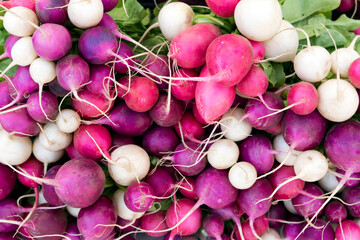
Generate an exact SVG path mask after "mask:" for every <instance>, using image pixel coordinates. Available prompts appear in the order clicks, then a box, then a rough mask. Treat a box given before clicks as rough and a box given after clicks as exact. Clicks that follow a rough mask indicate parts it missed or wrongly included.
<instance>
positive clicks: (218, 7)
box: [206, 0, 240, 17]
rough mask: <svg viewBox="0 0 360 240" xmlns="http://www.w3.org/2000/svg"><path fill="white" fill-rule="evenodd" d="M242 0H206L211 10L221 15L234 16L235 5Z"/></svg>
mask: <svg viewBox="0 0 360 240" xmlns="http://www.w3.org/2000/svg"><path fill="white" fill-rule="evenodd" d="M238 2H240V0H226V1H222V2H218V1H214V0H206V4H207V5H208V6H209V8H210V10H211V11H213V12H214V13H215V14H217V15H219V16H220V17H232V16H234V11H235V7H236V5H237V4H238Z"/></svg>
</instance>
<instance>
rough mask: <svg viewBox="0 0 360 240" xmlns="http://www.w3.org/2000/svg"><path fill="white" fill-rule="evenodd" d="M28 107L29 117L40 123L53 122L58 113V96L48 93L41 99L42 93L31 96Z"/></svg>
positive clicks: (27, 102) (44, 93) (27, 103)
mask: <svg viewBox="0 0 360 240" xmlns="http://www.w3.org/2000/svg"><path fill="white" fill-rule="evenodd" d="M39 100H41V101H39ZM26 105H27V107H26V110H27V111H28V113H29V115H30V116H31V117H32V118H33V119H34V120H36V121H37V122H39V123H46V122H48V121H53V120H54V119H55V117H56V115H57V112H58V109H57V108H58V102H57V99H56V96H55V95H53V94H52V93H51V92H47V91H44V92H43V93H42V97H41V98H40V92H39V93H37V92H36V93H33V94H31V95H30V97H29V98H28V100H27V101H26ZM23 106H24V105H23Z"/></svg>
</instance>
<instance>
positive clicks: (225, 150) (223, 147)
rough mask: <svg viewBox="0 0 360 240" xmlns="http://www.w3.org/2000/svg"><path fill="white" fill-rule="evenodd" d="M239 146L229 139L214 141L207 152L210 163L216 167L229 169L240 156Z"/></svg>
mask: <svg viewBox="0 0 360 240" xmlns="http://www.w3.org/2000/svg"><path fill="white" fill-rule="evenodd" d="M239 154H240V153H239V147H238V146H237V145H236V143H235V142H233V141H231V140H229V139H220V140H218V141H216V142H215V143H213V144H212V145H211V146H210V148H209V150H208V154H207V159H208V162H209V163H210V165H211V166H212V167H213V168H216V169H227V168H230V167H231V166H233V165H234V164H235V163H236V162H237V160H238V158H239Z"/></svg>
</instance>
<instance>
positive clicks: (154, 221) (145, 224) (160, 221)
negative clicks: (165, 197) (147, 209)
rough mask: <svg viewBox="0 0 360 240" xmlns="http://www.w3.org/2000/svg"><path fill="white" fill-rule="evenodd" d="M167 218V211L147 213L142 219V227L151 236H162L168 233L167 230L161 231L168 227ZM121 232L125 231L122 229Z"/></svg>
mask: <svg viewBox="0 0 360 240" xmlns="http://www.w3.org/2000/svg"><path fill="white" fill-rule="evenodd" d="M165 219H166V211H162V210H161V211H155V212H151V213H148V214H145V215H144V216H142V217H141V219H140V228H141V229H144V230H145V232H146V234H147V235H149V236H152V237H162V236H164V235H165V234H166V233H167V231H164V232H161V231H162V230H166V229H168V226H167V225H166V221H165ZM152 231H155V232H152ZM156 231H159V232H156ZM121 232H123V230H121Z"/></svg>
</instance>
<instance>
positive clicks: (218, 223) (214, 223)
mask: <svg viewBox="0 0 360 240" xmlns="http://www.w3.org/2000/svg"><path fill="white" fill-rule="evenodd" d="M203 225H204V230H205V232H206V233H207V234H209V235H210V236H212V237H215V238H216V239H221V234H222V233H223V232H224V228H225V226H224V222H223V220H222V219H221V217H220V216H218V215H208V216H206V218H205V219H204V223H203Z"/></svg>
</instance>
